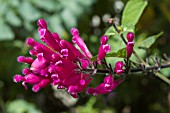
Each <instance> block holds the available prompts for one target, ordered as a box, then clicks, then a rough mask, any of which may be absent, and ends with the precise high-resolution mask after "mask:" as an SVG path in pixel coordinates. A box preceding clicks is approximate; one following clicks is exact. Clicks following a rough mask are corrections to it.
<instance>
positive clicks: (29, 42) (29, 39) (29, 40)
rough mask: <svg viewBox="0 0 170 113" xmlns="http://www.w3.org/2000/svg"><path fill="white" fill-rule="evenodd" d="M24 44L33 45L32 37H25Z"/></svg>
mask: <svg viewBox="0 0 170 113" xmlns="http://www.w3.org/2000/svg"><path fill="white" fill-rule="evenodd" d="M26 44H28V45H29V46H32V47H33V46H34V45H35V41H34V39H33V38H27V40H26Z"/></svg>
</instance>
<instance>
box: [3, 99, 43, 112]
mask: <svg viewBox="0 0 170 113" xmlns="http://www.w3.org/2000/svg"><path fill="white" fill-rule="evenodd" d="M6 108H7V113H41V111H40V110H38V109H37V108H36V106H35V105H34V104H32V103H28V102H27V101H25V100H21V99H18V100H14V101H12V102H8V103H7V105H6Z"/></svg>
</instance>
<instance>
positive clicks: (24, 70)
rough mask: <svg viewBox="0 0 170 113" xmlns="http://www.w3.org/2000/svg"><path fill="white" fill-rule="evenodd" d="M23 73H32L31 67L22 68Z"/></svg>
mask: <svg viewBox="0 0 170 113" xmlns="http://www.w3.org/2000/svg"><path fill="white" fill-rule="evenodd" d="M22 73H23V74H24V75H27V74H29V73H30V69H29V68H24V69H23V70H22Z"/></svg>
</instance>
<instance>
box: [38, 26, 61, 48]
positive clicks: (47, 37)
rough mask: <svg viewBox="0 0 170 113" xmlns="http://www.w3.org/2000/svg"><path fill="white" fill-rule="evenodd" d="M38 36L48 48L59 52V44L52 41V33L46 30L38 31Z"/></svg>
mask: <svg viewBox="0 0 170 113" xmlns="http://www.w3.org/2000/svg"><path fill="white" fill-rule="evenodd" d="M39 35H40V37H41V38H42V39H43V40H44V41H45V43H46V44H47V45H48V46H49V47H51V48H52V49H54V50H56V51H60V46H59V42H58V41H56V40H55V39H54V37H53V35H52V33H51V32H50V31H49V30H48V29H39Z"/></svg>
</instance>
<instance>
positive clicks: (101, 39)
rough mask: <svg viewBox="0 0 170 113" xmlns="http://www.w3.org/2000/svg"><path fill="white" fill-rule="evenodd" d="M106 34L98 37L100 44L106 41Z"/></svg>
mask: <svg viewBox="0 0 170 113" xmlns="http://www.w3.org/2000/svg"><path fill="white" fill-rule="evenodd" d="M108 39H109V38H108V36H106V35H104V36H102V37H101V38H100V43H101V44H106V43H107V41H108Z"/></svg>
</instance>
